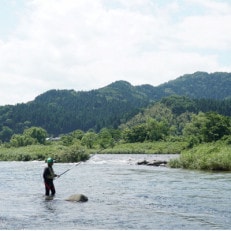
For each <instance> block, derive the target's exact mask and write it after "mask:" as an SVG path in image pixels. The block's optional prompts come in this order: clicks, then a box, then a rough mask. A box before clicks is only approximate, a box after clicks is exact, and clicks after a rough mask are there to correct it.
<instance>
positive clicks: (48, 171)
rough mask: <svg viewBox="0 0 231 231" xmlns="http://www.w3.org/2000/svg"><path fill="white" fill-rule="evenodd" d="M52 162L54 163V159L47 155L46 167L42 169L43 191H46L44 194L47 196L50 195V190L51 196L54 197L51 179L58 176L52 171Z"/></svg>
mask: <svg viewBox="0 0 231 231" xmlns="http://www.w3.org/2000/svg"><path fill="white" fill-rule="evenodd" d="M53 163H54V160H53V159H52V158H50V157H49V158H48V159H47V167H46V168H45V169H44V172H43V178H44V184H45V192H46V193H45V195H46V196H47V197H49V196H50V192H51V196H52V197H54V195H55V186H54V183H53V180H54V178H55V177H59V176H58V175H56V174H55V173H54V170H53V168H52V165H53Z"/></svg>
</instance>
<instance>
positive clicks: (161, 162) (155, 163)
mask: <svg viewBox="0 0 231 231" xmlns="http://www.w3.org/2000/svg"><path fill="white" fill-rule="evenodd" d="M167 163H168V162H167V161H166V160H152V161H147V160H142V161H139V162H137V164H138V165H148V166H157V167H159V166H166V165H167Z"/></svg>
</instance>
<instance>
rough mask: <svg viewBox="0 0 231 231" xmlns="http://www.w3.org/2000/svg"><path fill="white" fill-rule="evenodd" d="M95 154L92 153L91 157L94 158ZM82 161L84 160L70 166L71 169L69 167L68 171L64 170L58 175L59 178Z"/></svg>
mask: <svg viewBox="0 0 231 231" xmlns="http://www.w3.org/2000/svg"><path fill="white" fill-rule="evenodd" d="M94 155H95V154H94ZM94 155H92V156H91V158H92V157H93V156H94ZM82 162H83V161H80V162H78V163H76V164H74V165H73V166H72V167H71V168H69V169H67V170H66V171H64V172H62V173H61V174H59V175H58V178H59V177H60V176H62V175H63V174H65V173H67V172H69V171H70V170H71V169H72V168H74V167H76V166H78V165H80V164H81V163H82Z"/></svg>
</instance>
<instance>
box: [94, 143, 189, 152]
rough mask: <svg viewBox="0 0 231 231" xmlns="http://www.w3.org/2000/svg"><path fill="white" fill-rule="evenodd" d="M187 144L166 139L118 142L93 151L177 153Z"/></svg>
mask: <svg viewBox="0 0 231 231" xmlns="http://www.w3.org/2000/svg"><path fill="white" fill-rule="evenodd" d="M187 145H188V143H187V142H167V141H156V142H143V143H138V142H137V143H121V144H120V143H118V144H116V145H115V146H114V147H111V148H105V149H99V150H94V151H95V152H98V153H101V154H108V153H113V154H179V153H180V152H181V151H182V150H183V149H185V148H186V147H187ZM91 152H92V151H91Z"/></svg>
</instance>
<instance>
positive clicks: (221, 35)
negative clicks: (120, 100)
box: [0, 0, 231, 105]
mask: <svg viewBox="0 0 231 231" xmlns="http://www.w3.org/2000/svg"><path fill="white" fill-rule="evenodd" d="M25 4H26V5H25V6H26V8H25V9H24V10H23V11H21V12H23V14H22V15H21V17H20V20H19V22H18V27H17V29H16V30H15V31H14V32H13V33H12V34H9V35H8V40H4V39H1V37H0V86H1V91H0V105H3V104H7V103H19V102H26V101H29V100H33V98H34V97H36V96H37V95H38V94H41V93H43V92H45V91H46V90H49V89H54V88H56V89H75V90H90V89H96V88H99V87H103V86H105V85H107V84H110V83H111V82H113V81H116V80H121V79H123V80H126V81H129V82H130V83H132V84H134V85H138V84H146V83H149V84H152V85H159V84H161V83H164V82H166V81H168V80H170V79H175V78H177V77H179V76H180V75H183V74H186V73H192V72H195V71H207V72H214V71H224V70H225V71H229V70H230V68H231V67H230V66H227V63H226V64H222V63H219V61H220V60H221V59H222V58H221V57H220V56H219V55H221V54H223V55H224V57H225V56H227V54H228V53H225V51H226V50H227V52H229V51H230V44H231V43H230V42H231V41H230V40H231V26H230V24H229V23H227V22H229V21H230V20H231V18H230V17H231V16H230V14H229V12H230V8H231V3H230V2H229V1H222V2H221V1H220V2H217V1H212V0H205V1H198V0H189V1H164V3H163V1H153V0H128V1H127V0H126V1H125V0H111V1H105V0H78V1H76V0H49V1H43V0H33V1H25ZM228 55H229V54H228ZM5 90H7V93H6V92H5ZM9 92H10V93H9Z"/></svg>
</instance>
